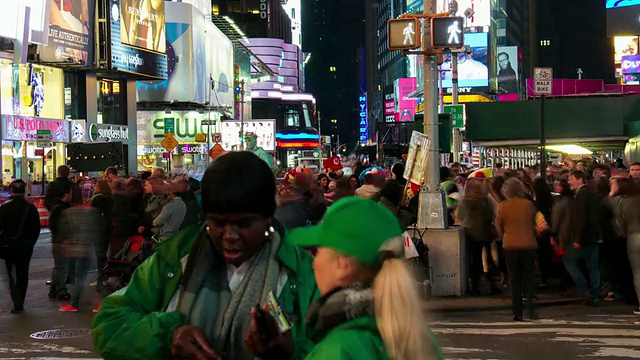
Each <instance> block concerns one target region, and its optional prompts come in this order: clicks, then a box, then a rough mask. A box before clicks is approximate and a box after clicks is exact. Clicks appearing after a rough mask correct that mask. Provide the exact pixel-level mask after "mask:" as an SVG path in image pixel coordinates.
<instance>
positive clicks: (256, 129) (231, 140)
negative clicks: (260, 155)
mask: <svg viewBox="0 0 640 360" xmlns="http://www.w3.org/2000/svg"><path fill="white" fill-rule="evenodd" d="M243 130H244V132H245V133H253V134H256V136H257V141H258V147H261V148H263V149H265V150H266V151H275V150H276V121H275V120H250V121H245V122H244V128H242V125H241V123H240V121H222V122H221V124H220V133H221V134H222V144H221V145H222V147H223V148H224V149H225V150H227V151H229V150H240V145H241V144H240V132H241V131H243Z"/></svg>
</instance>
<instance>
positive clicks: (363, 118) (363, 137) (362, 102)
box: [358, 92, 369, 142]
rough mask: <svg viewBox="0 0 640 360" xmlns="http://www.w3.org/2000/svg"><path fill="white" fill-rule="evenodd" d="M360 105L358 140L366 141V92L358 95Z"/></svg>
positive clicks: (367, 136) (367, 124)
mask: <svg viewBox="0 0 640 360" xmlns="http://www.w3.org/2000/svg"><path fill="white" fill-rule="evenodd" d="M358 103H359V105H360V141H361V142H366V141H367V140H368V139H369V123H368V121H367V93H366V92H365V93H363V94H362V95H360V96H359V97H358Z"/></svg>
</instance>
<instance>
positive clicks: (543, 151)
mask: <svg viewBox="0 0 640 360" xmlns="http://www.w3.org/2000/svg"><path fill="white" fill-rule="evenodd" d="M545 98H546V96H544V95H542V96H540V177H542V178H543V179H546V174H547V169H546V168H547V160H546V158H547V137H546V136H547V135H546V134H545V122H546V114H545V108H544V105H545V104H544V102H545Z"/></svg>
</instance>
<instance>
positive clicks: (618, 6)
mask: <svg viewBox="0 0 640 360" xmlns="http://www.w3.org/2000/svg"><path fill="white" fill-rule="evenodd" d="M638 18H640V0H626V1H625V0H617V1H607V36H632V35H640V22H639V21H638Z"/></svg>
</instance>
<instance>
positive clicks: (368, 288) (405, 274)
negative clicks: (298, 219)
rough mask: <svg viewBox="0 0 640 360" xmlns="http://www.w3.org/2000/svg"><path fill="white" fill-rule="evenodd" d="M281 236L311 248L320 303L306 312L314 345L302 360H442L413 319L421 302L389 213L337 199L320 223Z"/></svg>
mask: <svg viewBox="0 0 640 360" xmlns="http://www.w3.org/2000/svg"><path fill="white" fill-rule="evenodd" d="M371 219H375V220H376V221H371ZM353 224H366V225H365V226H361V227H359V228H357V229H356V228H354V226H353ZM288 237H289V239H290V240H291V241H292V242H294V243H297V244H298V245H301V246H305V247H307V246H309V247H311V246H313V247H318V252H317V255H316V257H315V260H314V263H313V268H314V270H315V277H316V282H317V284H318V290H319V291H320V294H321V295H322V297H321V298H320V300H318V301H317V302H315V303H314V304H312V305H311V306H310V308H309V310H308V311H307V316H306V323H307V325H308V326H309V327H312V328H314V330H315V331H316V332H317V334H319V337H320V340H319V342H318V344H317V345H316V346H315V347H314V349H313V350H312V352H311V353H310V354H309V355H308V356H307V357H306V359H307V360H315V359H394V360H418V359H443V355H442V353H441V351H440V349H439V347H438V344H437V342H436V340H435V338H434V337H433V335H432V334H431V332H430V331H429V329H428V328H427V326H426V325H425V319H424V318H423V317H422V316H420V315H419V314H421V310H420V309H421V308H422V301H421V299H420V297H419V295H418V291H417V289H416V288H415V283H414V280H413V277H412V275H411V272H410V271H409V270H408V268H407V266H406V264H405V262H404V260H402V257H403V255H404V244H403V241H402V229H401V228H400V226H399V224H398V220H397V219H396V218H395V216H394V215H393V214H391V212H390V211H389V210H387V209H386V208H384V207H383V206H382V205H379V204H377V203H376V202H374V201H371V200H366V199H361V198H355V197H350V198H344V199H342V200H340V201H338V202H336V203H335V204H334V205H332V206H331V207H330V208H329V210H328V211H327V213H326V214H325V217H324V220H323V222H322V223H321V224H319V225H317V226H314V227H305V228H298V229H295V230H293V231H292V232H291V233H290V234H289V235H288Z"/></svg>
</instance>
